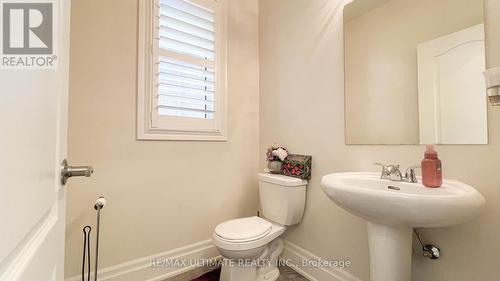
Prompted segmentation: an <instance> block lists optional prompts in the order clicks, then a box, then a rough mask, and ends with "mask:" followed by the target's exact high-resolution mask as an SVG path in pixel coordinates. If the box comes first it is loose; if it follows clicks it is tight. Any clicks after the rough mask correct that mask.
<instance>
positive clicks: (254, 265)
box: [213, 173, 307, 281]
mask: <svg viewBox="0 0 500 281" xmlns="http://www.w3.org/2000/svg"><path fill="white" fill-rule="evenodd" d="M258 179H259V197H260V206H261V209H262V218H261V217H246V218H239V219H234V220H229V221H226V222H223V223H221V224H219V225H218V226H217V227H216V228H215V231H214V233H213V241H214V244H215V246H216V247H217V249H218V250H219V252H220V253H221V255H222V256H223V257H224V263H223V265H222V271H221V277H220V281H264V280H265V281H274V280H276V279H278V276H279V271H278V268H277V266H276V265H277V261H278V258H279V256H280V254H281V252H282V251H283V239H281V238H280V236H281V234H283V233H284V232H285V230H286V226H287V225H294V224H298V223H299V222H300V221H301V220H302V215H303V214H304V207H305V203H306V185H307V181H306V180H301V179H297V178H292V177H287V176H283V175H273V174H267V173H260V174H258Z"/></svg>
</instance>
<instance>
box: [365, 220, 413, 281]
mask: <svg viewBox="0 0 500 281" xmlns="http://www.w3.org/2000/svg"><path fill="white" fill-rule="evenodd" d="M412 231H413V229H412V228H408V227H392V226H386V225H381V224H376V223H372V222H368V244H369V248H370V276H371V277H370V280H371V281H411V256H412V238H413V236H412Z"/></svg>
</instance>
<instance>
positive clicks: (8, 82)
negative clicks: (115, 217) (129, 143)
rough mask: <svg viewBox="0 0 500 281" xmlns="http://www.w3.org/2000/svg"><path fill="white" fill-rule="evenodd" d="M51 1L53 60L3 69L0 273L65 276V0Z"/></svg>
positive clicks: (42, 280)
mask: <svg viewBox="0 0 500 281" xmlns="http://www.w3.org/2000/svg"><path fill="white" fill-rule="evenodd" d="M20 2H32V1H20ZM54 2H55V3H56V2H57V5H56V7H57V6H58V7H57V9H54V14H53V17H54V19H56V20H57V21H58V24H57V26H56V27H55V30H56V31H55V32H56V33H58V36H57V37H54V40H55V41H54V45H55V46H56V48H57V49H58V52H57V55H58V58H57V59H58V68H57V69H54V70H4V69H0V85H1V90H0V223H1V224H0V280H1V281H16V280H22V281H53V280H57V281H61V280H63V279H64V229H65V221H64V219H65V213H64V211H65V210H64V209H65V191H64V188H63V186H62V185H61V183H60V181H61V179H60V164H61V161H62V160H63V159H64V157H65V156H66V125H67V124H66V122H67V112H66V110H67V98H68V66H69V61H68V60H69V17H70V1H69V0H56V1H54ZM0 4H1V3H0ZM2 7H4V6H2ZM56 17H57V18H56ZM21 38H22V37H21ZM24 38H26V37H24Z"/></svg>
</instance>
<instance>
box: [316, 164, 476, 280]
mask: <svg viewBox="0 0 500 281" xmlns="http://www.w3.org/2000/svg"><path fill="white" fill-rule="evenodd" d="M419 181H420V179H419ZM321 187H322V189H323V191H324V192H325V193H326V195H327V196H328V197H329V198H330V199H331V200H332V201H333V202H335V203H336V204H337V205H339V206H340V207H342V208H343V209H345V210H347V211H349V212H350V213H352V214H354V215H356V216H358V217H361V218H363V219H365V220H367V221H368V243H369V249H370V276H371V278H370V279H371V281H410V280H411V256H412V248H411V246H412V230H413V228H414V227H443V226H451V225H456V224H460V223H463V222H466V221H468V220H470V219H472V218H474V217H476V216H477V215H478V214H479V213H480V211H481V209H482V207H483V206H484V204H485V199H484V197H483V196H482V195H481V194H480V193H479V192H478V191H477V190H475V189H474V188H473V187H471V186H469V185H467V184H464V183H461V182H459V181H455V180H444V181H443V185H442V186H441V187H439V188H427V187H424V186H423V185H422V184H421V183H407V182H395V181H389V180H384V179H380V174H378V173H338V174H330V175H326V176H324V177H323V178H322V179H321Z"/></svg>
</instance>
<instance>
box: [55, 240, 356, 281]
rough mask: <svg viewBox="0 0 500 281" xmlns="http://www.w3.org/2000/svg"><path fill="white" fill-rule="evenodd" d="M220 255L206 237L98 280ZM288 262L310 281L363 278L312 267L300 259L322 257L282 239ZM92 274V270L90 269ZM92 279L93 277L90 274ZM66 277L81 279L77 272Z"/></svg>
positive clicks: (164, 275)
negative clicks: (166, 263) (158, 262)
mask: <svg viewBox="0 0 500 281" xmlns="http://www.w3.org/2000/svg"><path fill="white" fill-rule="evenodd" d="M219 258H221V257H220V255H219V253H218V251H217V249H216V248H215V246H214V245H213V243H212V240H205V241H202V242H198V243H195V244H191V245H188V246H184V247H181V248H177V249H174V250H170V251H166V252H163V253H159V254H156V255H152V256H148V257H143V258H139V259H136V260H132V261H128V262H124V263H121V264H118V265H114V266H110V267H106V268H102V269H100V270H99V273H98V274H99V281H163V280H165V279H168V278H171V277H175V276H177V275H180V274H182V273H185V272H188V271H191V270H194V269H196V268H198V267H199V266H198V265H196V264H189V262H188V264H186V265H175V266H159V267H158V266H157V267H153V266H152V261H153V260H185V261H191V260H215V259H219ZM281 258H282V259H283V260H287V261H289V263H288V265H289V266H290V267H291V268H292V269H294V270H295V271H297V272H298V273H300V274H301V275H302V276H304V277H306V278H307V279H309V280H311V281H362V280H361V279H359V278H357V277H356V276H354V275H352V274H351V273H349V272H347V271H346V270H344V269H342V268H339V267H312V266H303V265H302V260H314V261H322V262H323V261H324V260H323V259H321V258H320V257H318V256H317V255H315V254H313V253H311V252H309V251H307V250H305V249H303V248H301V247H299V246H297V245H296V244H294V243H292V242H288V241H285V248H284V250H283V254H282V255H281ZM92 275H93V273H92ZM91 280H93V278H91ZM65 281H81V276H80V275H77V276H74V277H71V278H67V279H66V280H65Z"/></svg>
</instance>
